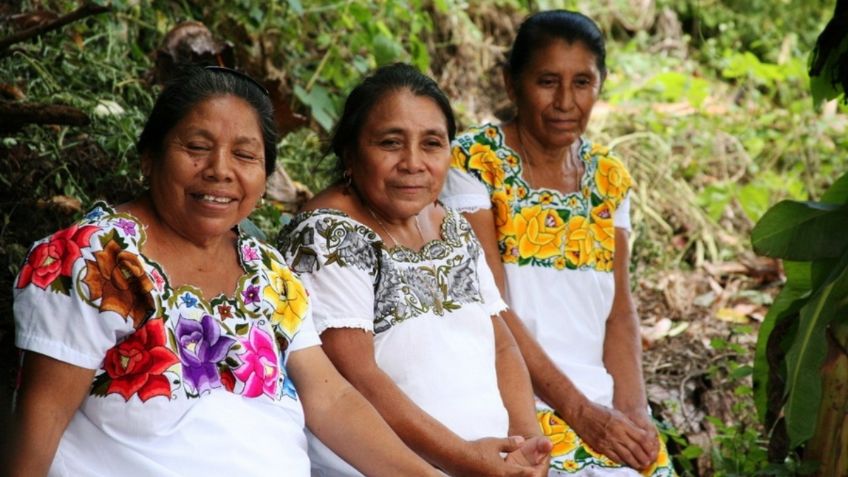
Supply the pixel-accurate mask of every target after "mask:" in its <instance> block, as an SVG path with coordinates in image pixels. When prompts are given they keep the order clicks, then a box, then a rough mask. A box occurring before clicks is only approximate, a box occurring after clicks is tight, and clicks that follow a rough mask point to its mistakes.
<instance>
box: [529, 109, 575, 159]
mask: <svg viewBox="0 0 848 477" xmlns="http://www.w3.org/2000/svg"><path fill="white" fill-rule="evenodd" d="M515 132H516V136H517V139H518V146H519V149H520V152H521V153H522V159H524V162H526V163H529V164H530V166H531V167H536V168H544V167H557V168H560V167H563V168H566V169H570V168H572V167H573V166H574V161H573V160H572V159H573V158H572V156H573V154H572V153H571V147H572V144H567V145H565V146H561V147H547V146H545V145H544V144H542V143H540V142H539V141H538V140H536V139H535V138H534V137H533V135H532V134H530V133H529V132H528V130H527V129H525V128H524V127H523V126H522V125H521V122H520V121H519V120H516V121H515Z"/></svg>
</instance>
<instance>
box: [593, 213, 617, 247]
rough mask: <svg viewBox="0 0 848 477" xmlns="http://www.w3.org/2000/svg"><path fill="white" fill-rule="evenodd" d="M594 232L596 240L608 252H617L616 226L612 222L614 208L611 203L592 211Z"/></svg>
mask: <svg viewBox="0 0 848 477" xmlns="http://www.w3.org/2000/svg"><path fill="white" fill-rule="evenodd" d="M592 222H593V223H592V225H590V226H589V229H591V231H592V236H593V237H594V239H595V240H596V241H597V242H598V243H600V244H601V247H603V248H604V249H606V250H609V251H611V252H612V251H614V250H615V225H614V224H613V220H612V207H611V204H610V202H609V201H606V202H604V203H602V204H601V205H599V206H597V207H595V208H593V209H592Z"/></svg>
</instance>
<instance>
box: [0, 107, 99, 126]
mask: <svg viewBox="0 0 848 477" xmlns="http://www.w3.org/2000/svg"><path fill="white" fill-rule="evenodd" d="M90 122H91V119H89V117H88V115H87V114H85V113H84V112H82V111H81V110H79V109H77V108H75V107H73V106H66V105H63V104H43V103H19V102H12V101H0V129H2V130H15V129H20V128H21V127H23V126H24V125H26V124H59V125H65V126H86V125H88V124H89V123H90Z"/></svg>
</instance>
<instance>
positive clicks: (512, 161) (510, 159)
mask: <svg viewBox="0 0 848 477" xmlns="http://www.w3.org/2000/svg"><path fill="white" fill-rule="evenodd" d="M506 163H507V164H509V166H510V167H516V166H518V158H517V157H515V156H513V155H512V154H510V155H509V156H507V157H506Z"/></svg>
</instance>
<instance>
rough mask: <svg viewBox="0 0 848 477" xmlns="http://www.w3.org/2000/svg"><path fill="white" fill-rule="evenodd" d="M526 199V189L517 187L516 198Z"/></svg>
mask: <svg viewBox="0 0 848 477" xmlns="http://www.w3.org/2000/svg"><path fill="white" fill-rule="evenodd" d="M525 197H527V189H525V188H524V186H518V198H519V199H523V198H525Z"/></svg>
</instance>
